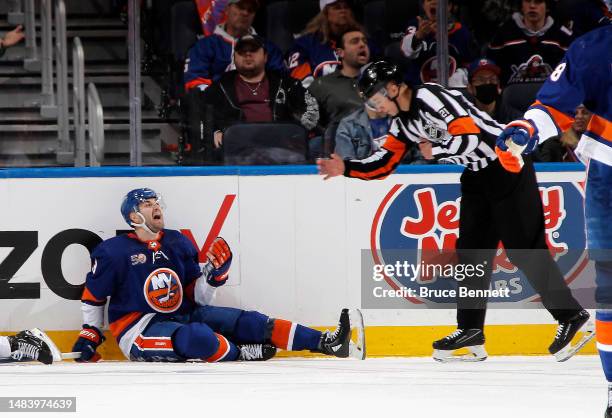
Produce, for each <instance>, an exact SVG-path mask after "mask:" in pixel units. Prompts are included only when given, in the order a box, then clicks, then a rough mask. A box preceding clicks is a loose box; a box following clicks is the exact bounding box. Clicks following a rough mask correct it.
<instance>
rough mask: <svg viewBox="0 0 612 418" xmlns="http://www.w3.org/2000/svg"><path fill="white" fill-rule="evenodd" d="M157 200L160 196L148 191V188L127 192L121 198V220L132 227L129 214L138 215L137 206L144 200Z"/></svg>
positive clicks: (151, 190) (153, 191)
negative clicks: (134, 213)
mask: <svg viewBox="0 0 612 418" xmlns="http://www.w3.org/2000/svg"><path fill="white" fill-rule="evenodd" d="M159 198H160V196H159V195H158V194H157V192H155V190H153V189H149V188H148V187H143V188H140V189H134V190H131V191H129V192H128V194H126V195H125V197H124V198H123V202H121V214H122V215H123V219H125V221H126V222H127V224H128V225H130V226H133V225H132V221H131V220H130V213H132V212H136V213H138V205H139V204H140V203H142V202H144V201H145V200H147V199H159ZM143 222H144V221H143Z"/></svg>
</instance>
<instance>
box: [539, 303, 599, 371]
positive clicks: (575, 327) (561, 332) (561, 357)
mask: <svg viewBox="0 0 612 418" xmlns="http://www.w3.org/2000/svg"><path fill="white" fill-rule="evenodd" d="M589 318H590V315H589V313H588V312H587V311H585V310H584V309H583V310H581V311H580V312H578V313H577V314H576V315H575V316H573V317H572V318H570V319H569V320H568V321H565V322H559V326H558V327H557V333H556V334H555V339H554V341H553V342H552V344H551V345H550V347H548V351H549V352H550V354H552V355H554V356H555V358H556V359H557V361H565V360H567V359H569V358H570V357H572V356H573V355H574V354H576V353H577V352H578V351H579V350H580V349H581V348H582V347H584V345H585V344H586V343H588V342H589V341H590V340H591V339H592V338H593V337H594V336H595V333H594V330H593V327H592V326H591V325H590V324H587V323H588V322H589ZM585 325H586V326H585ZM583 327H585V328H584V329H582V331H584V335H583V336H582V338H581V339H580V341H578V342H577V343H576V344H575V345H573V346H572V345H571V342H572V339H573V338H574V336H575V335H576V333H577V332H578V331H580V330H581V328H583Z"/></svg>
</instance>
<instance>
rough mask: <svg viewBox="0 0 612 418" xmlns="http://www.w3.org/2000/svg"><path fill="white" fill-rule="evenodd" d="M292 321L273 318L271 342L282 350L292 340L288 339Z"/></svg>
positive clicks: (285, 348)
mask: <svg viewBox="0 0 612 418" xmlns="http://www.w3.org/2000/svg"><path fill="white" fill-rule="evenodd" d="M292 328H293V322H291V321H287V320H284V319H275V320H274V328H272V338H271V341H272V344H274V345H275V346H276V347H277V348H280V349H282V350H287V349H288V347H289V346H290V345H292V344H291V343H292V341H289V338H290V336H291V329H292Z"/></svg>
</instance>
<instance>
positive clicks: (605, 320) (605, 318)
mask: <svg viewBox="0 0 612 418" xmlns="http://www.w3.org/2000/svg"><path fill="white" fill-rule="evenodd" d="M595 334H596V336H597V350H598V351H599V358H600V359H601V365H602V367H603V370H604V374H605V375H606V379H607V380H608V382H612V310H609V309H605V310H604V309H600V310H597V313H596V315H595Z"/></svg>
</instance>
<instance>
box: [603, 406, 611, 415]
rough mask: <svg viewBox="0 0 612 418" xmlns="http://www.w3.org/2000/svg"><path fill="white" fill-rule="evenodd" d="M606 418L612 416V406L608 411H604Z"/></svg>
mask: <svg viewBox="0 0 612 418" xmlns="http://www.w3.org/2000/svg"><path fill="white" fill-rule="evenodd" d="M604 418H612V406H609V407H607V408H606V412H605V413H604Z"/></svg>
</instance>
